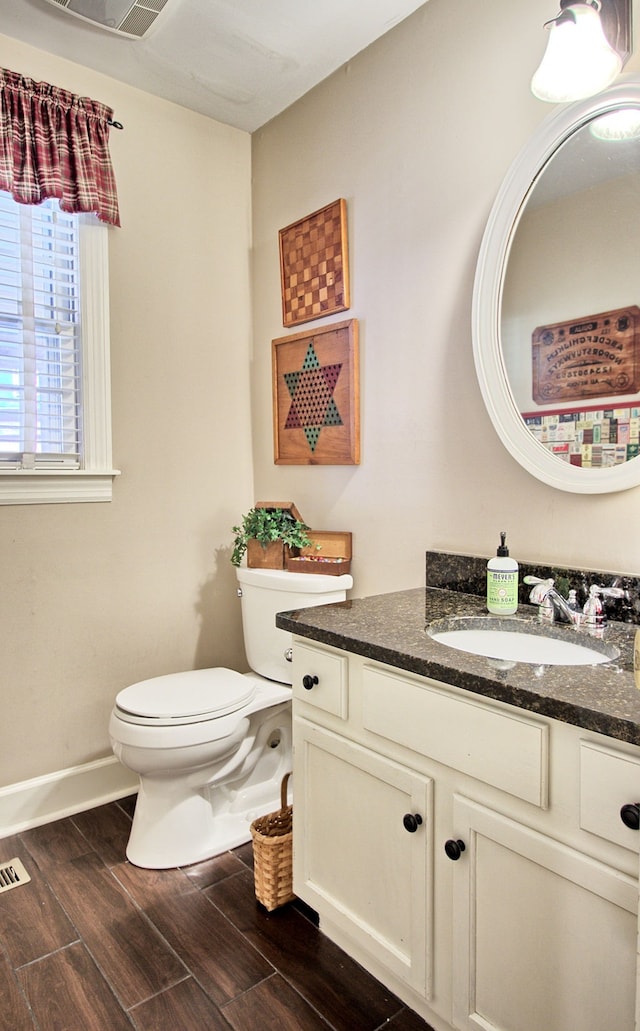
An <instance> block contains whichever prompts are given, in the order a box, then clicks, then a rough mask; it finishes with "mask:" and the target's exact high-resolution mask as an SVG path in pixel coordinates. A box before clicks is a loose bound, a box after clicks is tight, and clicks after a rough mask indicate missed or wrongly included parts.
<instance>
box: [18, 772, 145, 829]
mask: <svg viewBox="0 0 640 1031" xmlns="http://www.w3.org/2000/svg"><path fill="white" fill-rule="evenodd" d="M137 790H138V777H137V775H136V774H135V773H132V772H131V770H128V769H127V768H126V767H125V766H123V765H122V763H121V762H119V761H118V760H117V759H116V757H115V756H109V757H108V758H106V759H97V760H96V761H95V762H91V763H85V764H84V765H83V766H71V767H69V769H66V770H56V772H55V773H48V774H46V775H45V776H43V777H34V779H33V780H23V781H20V782H19V783H17V784H9V785H8V787H6V788H0V838H6V837H8V835H10V834H19V833H20V831H24V830H28V829H29V828H30V827H40V826H41V825H42V824H43V823H51V822H52V821H53V820H61V819H63V817H65V816H73V814H74V813H81V812H83V811H84V810H85V809H93V808H95V806H98V805H104V804H105V803H106V802H114V801H116V800H117V799H118V798H125V796H126V795H131V794H133V793H134V792H135V791H137Z"/></svg>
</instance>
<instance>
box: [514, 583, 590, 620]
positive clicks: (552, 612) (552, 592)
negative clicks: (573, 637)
mask: <svg viewBox="0 0 640 1031" xmlns="http://www.w3.org/2000/svg"><path fill="white" fill-rule="evenodd" d="M524 582H525V583H526V584H531V585H533V590H532V591H531V594H530V595H529V601H531V602H533V604H534V605H537V606H538V616H539V617H540V619H542V620H545V621H546V622H548V623H555V622H556V620H557V621H558V622H559V623H571V624H572V625H573V626H578V625H579V623H580V620H581V617H582V613H581V612H580V611H579V610H578V609H572V608H571V607H570V606H569V603H568V601H567V600H566V598H563V597H562V595H561V594H560V593H559V592H558V591H557V590H556V588H555V586H554V581H553V580H552V579H549V580H541V579H540V577H538V576H525V578H524Z"/></svg>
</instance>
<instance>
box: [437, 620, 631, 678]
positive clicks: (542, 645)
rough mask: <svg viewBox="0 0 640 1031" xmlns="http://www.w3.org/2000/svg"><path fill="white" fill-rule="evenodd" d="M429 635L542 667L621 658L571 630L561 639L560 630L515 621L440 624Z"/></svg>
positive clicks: (494, 656)
mask: <svg viewBox="0 0 640 1031" xmlns="http://www.w3.org/2000/svg"><path fill="white" fill-rule="evenodd" d="M457 623H459V624H460V625H459V626H457V625H456V624H457ZM496 623H499V626H496ZM427 632H428V634H429V636H430V637H432V638H433V640H434V641H437V642H438V644H446V645H447V647H449V648H457V650H458V651H463V652H469V653H471V654H472V655H484V656H486V657H487V658H491V659H498V660H500V661H504V662H530V663H534V664H535V665H539V666H593V665H595V664H597V663H602V662H610V661H611V660H612V659H615V658H617V657H618V655H619V654H620V653H619V651H618V649H617V648H616V647H614V646H612V645H606V644H604V643H603V642H601V641H596V640H593V641H592V640H589V639H588V638H587V639H585V638H582V639H581V640H577V639H576V637H577V634H576V632H575V631H572V630H570V629H569V630H567V631H565V632H564V633H565V634H566V636H560V635H561V634H562V631H560V632H558V631H557V630H556V632H555V633H554V634H553V635H552V634H549V633H545V632H544V629H543V628H539V627H538V626H537V625H535V626H534V625H532V624H529V623H525V622H524V620H514V622H513V624H511V626H509V624H508V623H507V621H505V620H500V621H498V620H494V619H491V618H487V619H483V618H482V617H478V618H468V619H460V620H455V619H449V620H441V621H439V623H438V624H434V625H433V626H431V627H429V628H428V631H427ZM556 634H558V636H556ZM569 635H571V637H569Z"/></svg>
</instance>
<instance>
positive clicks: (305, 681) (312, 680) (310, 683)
mask: <svg viewBox="0 0 640 1031" xmlns="http://www.w3.org/2000/svg"><path fill="white" fill-rule="evenodd" d="M317 683H318V678H317V677H315V676H313V677H312V676H311V674H310V673H305V675H304V676H303V678H302V686H303V687H304V689H305V691H310V690H311V688H312V687H314V685H315V684H317Z"/></svg>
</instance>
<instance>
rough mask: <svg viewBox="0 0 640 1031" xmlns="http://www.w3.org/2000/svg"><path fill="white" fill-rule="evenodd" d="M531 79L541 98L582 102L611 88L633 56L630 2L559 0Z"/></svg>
mask: <svg viewBox="0 0 640 1031" xmlns="http://www.w3.org/2000/svg"><path fill="white" fill-rule="evenodd" d="M545 28H548V29H549V30H550V31H549V41H548V43H547V49H546V51H545V55H544V57H543V58H542V61H541V63H540V67H539V68H538V70H537V71H536V73H535V75H534V76H533V79H532V80H531V90H532V92H533V94H534V95H535V96H536V97H538V99H539V100H546V101H549V102H550V103H552V104H562V103H567V102H570V101H573V100H582V99H583V97H590V96H592V95H593V94H594V93H599V92H600V90H603V89H605V88H606V87H607V86H609V85H611V83H612V82H613V80H614V79H615V78H616V76H618V75H619V74H620V72H621V71H622V68H623V67H624V64H625V62H626V61H627V59H628V57H629V55H630V54H631V0H578V2H576V0H560V13H559V14H558V16H557V17H556V18H552V19H551V21H548V22H546V23H545Z"/></svg>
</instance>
